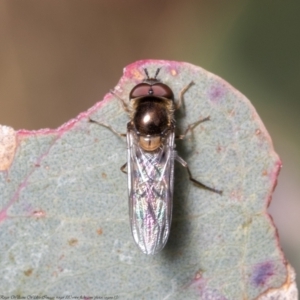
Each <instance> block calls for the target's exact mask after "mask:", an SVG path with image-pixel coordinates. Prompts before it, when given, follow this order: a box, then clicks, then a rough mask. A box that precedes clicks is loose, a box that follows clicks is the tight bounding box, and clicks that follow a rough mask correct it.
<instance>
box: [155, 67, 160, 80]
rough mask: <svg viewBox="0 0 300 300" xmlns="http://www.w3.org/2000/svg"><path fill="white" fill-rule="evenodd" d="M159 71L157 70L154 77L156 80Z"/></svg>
mask: <svg viewBox="0 0 300 300" xmlns="http://www.w3.org/2000/svg"><path fill="white" fill-rule="evenodd" d="M159 71H160V68H157V70H156V73H155V76H154V79H156V77H157V75H158V73H159Z"/></svg>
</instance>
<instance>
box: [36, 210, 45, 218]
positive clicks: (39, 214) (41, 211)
mask: <svg viewBox="0 0 300 300" xmlns="http://www.w3.org/2000/svg"><path fill="white" fill-rule="evenodd" d="M33 216H34V217H37V218H43V217H45V216H46V213H45V212H44V211H43V210H41V209H39V210H35V211H34V212H33Z"/></svg>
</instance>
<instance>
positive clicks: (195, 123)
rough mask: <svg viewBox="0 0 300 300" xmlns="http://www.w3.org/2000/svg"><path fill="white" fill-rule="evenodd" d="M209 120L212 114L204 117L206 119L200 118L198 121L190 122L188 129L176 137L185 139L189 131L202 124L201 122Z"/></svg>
mask: <svg viewBox="0 0 300 300" xmlns="http://www.w3.org/2000/svg"><path fill="white" fill-rule="evenodd" d="M209 120H210V116H208V117H206V118H204V119H200V120H198V121H196V122H194V123H192V124H190V125H189V126H188V127H187V129H186V130H185V131H184V133H183V134H180V135H178V136H176V139H178V140H183V139H184V138H185V136H186V135H187V133H188V132H189V131H192V130H193V129H194V128H195V127H197V126H198V125H199V124H201V123H203V122H205V121H209Z"/></svg>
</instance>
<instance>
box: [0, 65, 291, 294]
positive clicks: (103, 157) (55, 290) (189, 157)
mask: <svg viewBox="0 0 300 300" xmlns="http://www.w3.org/2000/svg"><path fill="white" fill-rule="evenodd" d="M158 67H160V68H161V71H160V74H159V76H158V77H159V79H161V80H162V81H163V82H164V83H166V84H167V85H169V86H170V87H171V88H172V90H173V91H174V94H175V95H179V93H180V90H181V89H182V88H184V87H185V86H187V85H188V84H189V83H190V82H191V81H193V82H194V85H193V86H192V87H191V88H189V89H188V91H187V92H186V93H185V96H184V98H185V100H184V105H183V107H182V108H181V109H180V111H179V112H178V113H177V115H176V120H177V123H176V124H177V130H178V133H183V132H184V130H185V129H186V128H187V126H188V125H189V124H191V123H193V122H195V121H197V120H199V119H201V118H204V117H207V116H210V121H207V122H203V123H202V124H200V125H199V126H197V127H196V128H195V129H194V130H193V132H192V133H190V134H188V136H187V137H186V138H185V139H184V140H183V141H178V142H177V150H178V152H179V154H180V155H181V156H182V157H183V158H184V159H185V160H186V161H187V162H188V164H189V167H190V169H191V172H192V174H193V177H194V178H195V179H197V180H200V181H201V182H203V183H204V184H206V185H208V186H211V187H215V188H217V189H220V190H223V195H222V196H220V195H218V194H216V193H213V192H210V191H207V190H204V189H200V188H199V187H197V186H195V185H194V184H192V183H191V182H190V181H189V180H188V175H187V172H186V170H185V169H182V167H181V166H176V169H175V188H174V211H173V223H172V228H171V235H170V238H169V241H168V243H167V246H166V247H165V249H164V250H163V251H162V252H160V253H159V254H157V255H155V256H147V255H145V254H143V253H142V252H141V251H140V250H139V249H138V248H137V247H136V245H135V244H134V241H133V239H132V236H131V232H130V226H129V218H128V197H127V179H126V176H125V175H124V174H123V173H121V172H120V171H119V168H120V166H121V165H123V164H124V163H125V162H126V156H127V150H126V149H127V147H126V141H125V139H123V138H121V137H119V136H117V135H116V134H114V133H112V131H111V130H109V129H108V128H105V127H103V126H99V125H98V124H95V123H90V122H89V118H92V119H94V120H97V121H99V122H103V123H106V124H108V125H110V126H112V127H113V128H114V129H115V130H116V131H118V132H123V133H125V132H126V123H127V122H128V120H129V117H128V116H127V114H126V113H125V112H124V110H123V109H122V105H121V102H120V101H119V100H118V99H117V98H116V96H114V95H112V94H107V95H106V97H105V98H104V100H103V101H101V102H99V103H97V104H96V105H95V106H94V107H92V108H91V109H89V110H88V111H87V112H84V113H82V114H80V115H79V116H78V117H77V118H76V119H74V120H71V121H69V122H68V123H66V124H64V125H63V126H61V127H60V128H58V129H56V130H49V129H43V130H39V131H32V132H30V131H25V130H21V131H18V132H17V134H16V143H17V144H16V145H17V146H16V150H15V153H14V158H13V161H12V165H11V166H10V167H9V166H8V167H7V169H6V170H4V171H2V172H1V178H0V179H1V180H0V186H1V191H2V193H1V204H2V211H1V214H0V217H1V224H0V226H1V232H0V234H1V246H0V249H1V250H0V251H1V252H0V253H1V271H0V278H1V280H0V290H1V292H2V293H3V294H5V295H20V296H27V295H39V296H42V295H47V296H48V297H54V296H66V295H73V296H86V297H95V296H98V297H105V296H106V297H114V296H118V297H119V298H120V299H150V298H151V299H255V298H256V297H258V296H259V295H262V294H263V293H265V292H266V291H268V290H270V289H279V288H280V287H282V286H284V284H285V283H286V281H287V277H288V276H287V267H286V264H287V263H286V261H285V258H284V256H283V253H282V251H281V249H280V247H279V244H278V237H277V232H276V229H275V227H274V225H273V223H272V220H271V218H270V216H269V215H268V214H267V212H266V208H267V206H268V204H269V202H270V199H271V194H272V191H273V189H274V186H275V184H276V178H277V175H278V172H279V169H280V167H281V162H280V159H279V157H278V156H277V154H276V153H275V152H274V150H273V146H272V142H271V139H270V137H269V135H268V133H267V131H266V129H265V127H264V125H263V123H262V122H261V120H260V119H259V117H258V115H257V113H256V111H255V109H254V108H253V107H252V106H251V104H250V102H249V100H247V99H246V98H245V97H244V96H243V95H242V94H240V93H239V92H238V91H236V90H235V89H234V88H233V87H231V86H230V85H229V84H228V83H226V82H225V81H224V80H222V79H221V78H219V77H217V76H215V75H213V74H211V73H209V72H207V71H205V70H203V69H201V68H199V67H196V66H193V65H190V64H187V63H179V62H171V61H155V60H145V61H139V62H136V63H134V64H131V65H129V66H128V67H126V68H125V71H124V76H123V77H122V78H121V80H120V82H119V84H118V85H117V86H116V88H115V90H114V91H115V94H116V95H117V96H118V97H121V98H122V99H124V100H125V101H127V99H128V95H129V92H130V90H131V89H132V88H133V87H134V86H135V85H136V84H137V83H139V82H141V80H143V78H144V76H145V75H144V71H143V68H147V69H148V72H149V74H150V75H151V74H154V73H155V71H156V69H157V68H158ZM10 140H13V139H10ZM10 149H14V148H13V147H12V148H10ZM10 156H11V153H10ZM103 299H104V298H103Z"/></svg>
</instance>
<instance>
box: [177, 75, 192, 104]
mask: <svg viewBox="0 0 300 300" xmlns="http://www.w3.org/2000/svg"><path fill="white" fill-rule="evenodd" d="M193 84H194V81H191V82H190V83H189V84H188V85H187V86H185V87H184V88H183V89H182V90H181V91H180V93H179V101H178V102H177V103H176V104H175V110H177V109H179V108H180V107H181V105H182V103H183V96H184V94H185V92H186V91H187V90H188V89H189V88H190V87H191V86H192V85H193Z"/></svg>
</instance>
